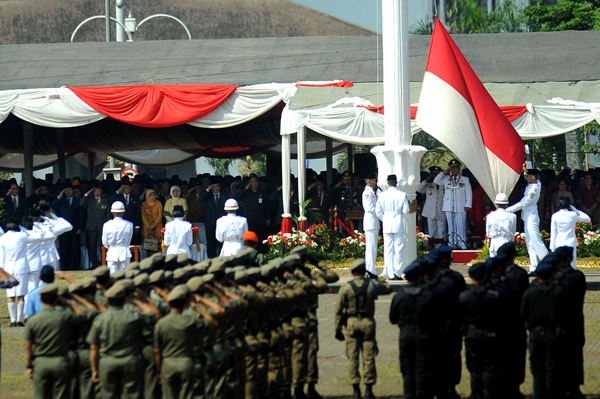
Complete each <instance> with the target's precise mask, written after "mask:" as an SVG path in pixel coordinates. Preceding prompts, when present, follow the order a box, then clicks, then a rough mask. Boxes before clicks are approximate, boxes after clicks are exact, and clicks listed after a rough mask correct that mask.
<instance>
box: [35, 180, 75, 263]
mask: <svg viewBox="0 0 600 399" xmlns="http://www.w3.org/2000/svg"><path fill="white" fill-rule="evenodd" d="M79 202H80V199H79V198H76V197H75V196H74V195H73V188H72V187H71V186H70V185H68V186H66V187H65V188H64V189H63V190H62V191H61V192H60V194H59V195H58V197H56V199H55V200H54V201H53V202H52V205H51V207H52V209H54V210H55V211H56V215H57V216H59V217H62V218H64V219H65V220H66V221H67V222H69V223H70V224H71V225H72V226H73V229H72V230H70V231H67V232H65V233H64V234H61V235H60V236H58V244H59V246H60V248H59V252H60V265H61V268H62V269H63V270H78V269H80V268H81V263H80V259H81V251H80V248H81V231H82V228H81V225H83V221H82V220H81V219H82V211H83V208H81V207H80V206H79ZM40 210H42V208H41V206H40ZM44 264H46V263H44Z"/></svg>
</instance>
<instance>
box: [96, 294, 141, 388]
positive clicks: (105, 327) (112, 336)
mask: <svg viewBox="0 0 600 399" xmlns="http://www.w3.org/2000/svg"><path fill="white" fill-rule="evenodd" d="M105 296H106V299H107V300H108V301H109V308H108V309H107V310H106V312H104V313H102V314H101V315H99V316H97V317H96V319H95V320H94V324H93V325H92V329H91V330H90V333H89V334H88V337H87V343H88V344H89V345H90V350H91V351H92V352H94V351H96V352H98V353H99V354H100V362H99V367H98V369H96V370H95V369H94V368H93V367H94V366H95V365H94V364H92V373H93V374H96V373H98V374H99V378H100V397H101V398H102V399H112V398H117V397H120V398H131V399H134V398H135V399H139V397H140V395H141V392H142V389H143V383H144V379H143V378H142V364H143V363H142V359H141V349H142V348H141V345H142V341H141V340H140V337H142V336H143V333H144V328H145V326H146V324H151V323H152V316H151V315H149V314H140V313H137V312H131V311H129V310H126V309H124V307H123V306H122V305H115V306H112V305H110V301H111V300H116V301H124V300H125V297H126V290H125V288H124V287H123V286H122V285H119V284H115V285H114V286H112V287H111V288H110V289H109V290H108V291H106V294H105ZM90 357H91V356H90Z"/></svg>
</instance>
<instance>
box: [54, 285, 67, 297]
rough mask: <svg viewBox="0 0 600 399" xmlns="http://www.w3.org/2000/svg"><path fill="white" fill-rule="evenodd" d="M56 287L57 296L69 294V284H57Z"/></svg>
mask: <svg viewBox="0 0 600 399" xmlns="http://www.w3.org/2000/svg"><path fill="white" fill-rule="evenodd" d="M57 287H58V292H57V294H58V296H66V295H69V286H68V285H64V284H63V285H59V286H57Z"/></svg>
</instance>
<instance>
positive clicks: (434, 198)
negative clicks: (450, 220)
mask: <svg viewBox="0 0 600 399" xmlns="http://www.w3.org/2000/svg"><path fill="white" fill-rule="evenodd" d="M441 171H442V168H440V167H439V166H432V167H430V168H429V173H430V175H429V176H427V178H426V179H425V180H423V181H422V182H421V184H419V187H417V192H418V193H420V194H424V195H425V204H424V205H423V212H421V215H423V216H424V217H426V218H427V234H428V235H429V236H430V237H431V238H444V236H445V235H446V215H445V214H444V211H443V210H442V203H443V201H444V187H443V186H439V185H437V184H435V183H434V182H433V179H434V178H435V177H436V176H437V175H438V174H439V173H440V172H441Z"/></svg>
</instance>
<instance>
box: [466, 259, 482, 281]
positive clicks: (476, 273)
mask: <svg viewBox="0 0 600 399" xmlns="http://www.w3.org/2000/svg"><path fill="white" fill-rule="evenodd" d="M469 276H470V277H471V279H472V280H474V281H481V280H483V278H484V277H485V263H483V262H477V263H475V264H474V265H473V266H471V267H470V268H469Z"/></svg>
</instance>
